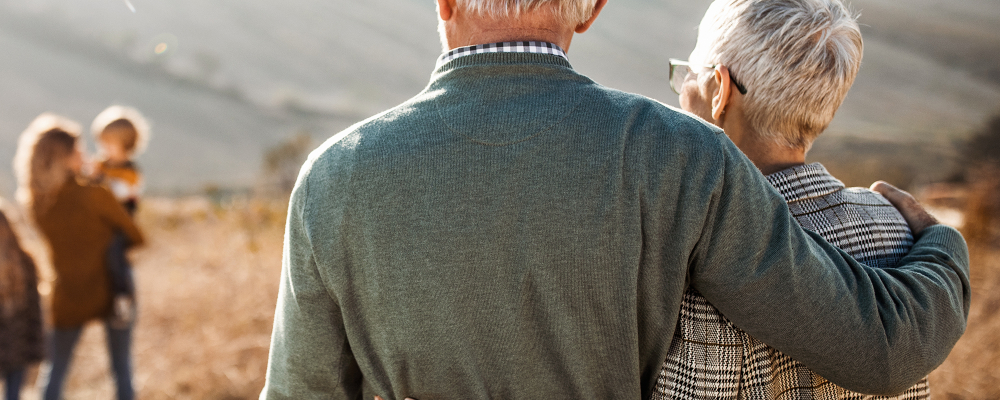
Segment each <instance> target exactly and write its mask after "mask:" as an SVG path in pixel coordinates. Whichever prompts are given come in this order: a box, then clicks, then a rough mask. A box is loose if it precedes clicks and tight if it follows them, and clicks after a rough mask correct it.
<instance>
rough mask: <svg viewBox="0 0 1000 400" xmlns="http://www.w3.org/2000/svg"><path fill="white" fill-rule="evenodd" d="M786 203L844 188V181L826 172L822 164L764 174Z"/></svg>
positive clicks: (798, 166)
mask: <svg viewBox="0 0 1000 400" xmlns="http://www.w3.org/2000/svg"><path fill="white" fill-rule="evenodd" d="M766 178H767V181H768V182H769V183H771V186H774V188H775V189H778V192H779V193H781V197H784V198H785V202H786V203H791V202H793V201H798V200H804V199H808V198H813V197H821V196H826V195H829V194H830V193H833V192H836V191H838V190H841V189H844V187H845V186H844V183H843V182H841V181H840V180H839V179H837V178H834V177H833V175H830V173H829V172H827V170H826V168H825V167H823V164H820V163H812V164H806V165H797V166H794V167H791V168H787V169H783V170H781V171H778V172H775V173H773V174H770V175H768V176H766Z"/></svg>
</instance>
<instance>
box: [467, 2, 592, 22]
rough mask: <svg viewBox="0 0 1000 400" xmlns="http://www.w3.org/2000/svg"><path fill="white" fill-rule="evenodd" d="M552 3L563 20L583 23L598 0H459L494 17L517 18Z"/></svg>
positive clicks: (468, 6) (468, 7) (474, 9)
mask: <svg viewBox="0 0 1000 400" xmlns="http://www.w3.org/2000/svg"><path fill="white" fill-rule="evenodd" d="M551 3H556V5H557V10H558V11H557V12H558V14H559V15H558V16H559V18H560V19H561V20H562V21H563V22H567V23H573V24H581V23H583V22H585V21H587V20H588V19H590V17H591V15H593V12H594V5H595V4H597V0H458V4H459V6H460V7H465V9H467V10H470V11H472V12H475V13H477V14H479V15H483V16H489V17H493V18H512V17H513V18H516V17H517V16H519V15H521V14H523V13H526V12H531V11H534V10H536V9H538V7H540V6H542V5H546V4H551Z"/></svg>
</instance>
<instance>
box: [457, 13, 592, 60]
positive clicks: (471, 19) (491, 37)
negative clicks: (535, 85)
mask: <svg viewBox="0 0 1000 400" xmlns="http://www.w3.org/2000/svg"><path fill="white" fill-rule="evenodd" d="M544 7H546V6H543V8H544ZM550 7H551V6H550ZM443 23H444V24H447V29H445V32H446V33H445V37H444V39H446V40H447V46H446V47H448V49H449V50H450V49H456V48H459V47H465V46H473V45H477V44H487V43H498V42H519V41H539V42H549V43H553V44H555V45H557V46H559V47H560V48H562V49H563V51H568V50H569V46H570V42H571V41H572V40H573V33H574V26H572V25H569V24H565V23H560V22H558V19H557V17H556V16H555V13H554V12H550V11H546V10H544V9H538V10H535V11H533V12H530V13H525V14H522V15H520V16H519V17H518V18H516V19H495V18H490V17H484V16H480V15H478V14H472V13H469V12H467V11H465V10H464V9H462V8H459V9H457V10H456V11H455V15H454V16H453V18H452V19H451V20H449V21H447V22H443ZM442 29H443V27H442Z"/></svg>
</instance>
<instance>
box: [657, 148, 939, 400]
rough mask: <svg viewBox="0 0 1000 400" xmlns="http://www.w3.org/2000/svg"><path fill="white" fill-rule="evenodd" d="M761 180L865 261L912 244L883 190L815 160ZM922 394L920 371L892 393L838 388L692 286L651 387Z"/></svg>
mask: <svg viewBox="0 0 1000 400" xmlns="http://www.w3.org/2000/svg"><path fill="white" fill-rule="evenodd" d="M767 180H768V182H770V183H771V185H772V186H774V187H775V189H777V190H778V191H779V192H780V193H781V195H782V196H783V197H784V198H785V200H786V201H787V202H788V207H789V209H790V210H791V212H792V215H794V216H795V218H796V220H798V222H799V224H800V225H802V227H803V228H805V229H808V230H811V231H813V232H816V233H817V234H819V235H821V236H823V238H824V239H826V240H827V241H829V242H830V243H831V244H833V245H835V246H837V247H839V248H841V249H843V250H844V251H845V252H847V253H848V254H850V255H851V256H852V257H854V258H855V259H857V260H858V261H860V262H862V263H864V264H867V265H869V266H872V267H876V268H892V267H893V266H895V265H896V263H897V262H898V261H899V260H900V259H901V258H902V257H903V256H905V255H906V253H907V252H908V251H909V250H910V247H911V246H913V235H912V234H911V232H910V229H909V226H907V224H906V221H905V220H904V219H903V217H902V215H900V214H899V212H898V211H897V210H896V209H895V208H894V207H893V206H892V205H891V204H890V203H889V202H888V201H887V200H886V199H885V198H883V197H882V196H881V195H878V194H876V193H874V192H872V191H869V190H867V189H860V188H850V189H848V188H845V186H844V184H843V183H842V182H840V181H839V180H837V179H836V178H834V177H833V176H832V175H830V173H829V172H827V171H826V168H824V167H823V166H822V165H820V164H818V163H816V164H809V165H802V166H797V167H793V168H789V169H785V170H783V171H779V172H776V173H774V174H771V175H768V176H767ZM817 318H822V316H817ZM817 346H822V343H817ZM929 397H930V391H929V388H928V386H927V379H926V378H924V379H923V380H922V381H920V382H919V383H917V384H916V385H914V386H913V387H911V388H909V389H907V390H906V391H905V392H903V393H900V394H899V395H896V396H869V395H863V394H859V393H854V392H851V391H848V390H847V389H844V388H841V387H839V386H837V385H835V384H833V383H832V382H830V381H827V380H826V379H823V377H821V376H819V375H817V374H816V373H814V372H812V371H810V370H809V368H807V367H806V366H804V365H802V364H799V363H798V362H796V361H795V360H792V359H791V358H789V357H788V356H786V355H784V354H782V353H781V352H780V351H778V350H776V349H774V348H772V347H770V346H768V345H766V344H764V343H762V342H760V341H758V340H756V339H754V338H753V337H751V336H750V335H749V334H747V333H746V332H743V331H742V330H740V329H739V328H738V327H736V326H735V325H733V323H732V322H730V321H729V320H728V319H726V317H724V316H723V315H722V314H721V313H719V311H718V310H717V309H716V308H715V307H713V306H712V305H711V304H710V303H709V302H708V300H706V299H705V298H704V297H702V296H701V295H700V294H699V293H698V292H697V291H696V290H694V289H692V288H689V289H688V290H687V292H686V293H685V294H684V302H683V303H682V305H681V313H680V318H679V321H678V327H677V329H676V330H675V333H674V340H673V342H672V344H671V346H670V352H669V354H668V355H667V360H666V362H664V364H663V369H662V370H661V371H660V376H659V378H658V379H657V383H656V389H655V390H654V392H653V399H654V400H660V399H926V398H929Z"/></svg>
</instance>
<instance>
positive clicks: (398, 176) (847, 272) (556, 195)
mask: <svg viewBox="0 0 1000 400" xmlns="http://www.w3.org/2000/svg"><path fill="white" fill-rule="evenodd" d="M605 3H606V0H559V1H556V0H519V1H514V0H438V1H437V5H438V15H439V16H440V19H441V21H442V22H441V25H442V37H443V39H444V42H445V48H446V53H445V54H444V55H443V56H442V57H441V58H440V59H439V62H438V65H437V68H436V69H435V71H434V72H433V74H432V75H431V81H430V83H429V84H428V86H427V88H426V89H425V90H424V91H422V92H420V93H418V94H417V95H416V96H415V97H413V98H412V99H410V100H408V101H406V102H404V103H403V104H400V105H399V106H397V107H394V108H392V109H390V110H387V111H385V112H383V113H381V114H379V115H377V116H375V117H372V118H370V119H368V120H366V121H363V122H361V123H358V124H356V125H354V126H353V127H351V128H348V129H347V130H345V131H343V132H341V133H339V134H337V135H336V136H334V137H333V138H331V139H330V140H328V141H327V142H326V143H325V144H323V145H322V146H321V147H320V148H319V149H317V150H316V151H315V152H313V153H312V155H310V157H309V160H308V161H307V162H306V164H305V166H304V167H303V170H302V172H301V174H300V176H299V179H298V182H297V183H296V187H295V190H294V192H293V195H292V200H291V204H290V206H289V212H288V225H287V229H286V236H285V251H284V257H283V267H282V274H281V286H280V291H279V295H278V296H279V298H278V305H277V309H276V312H275V318H274V333H273V336H272V344H271V353H270V359H269V365H268V373H267V381H266V384H265V387H264V390H263V392H262V393H261V397H262V398H264V399H319V398H323V399H328V398H332V399H357V398H359V396H362V397H363V398H372V396H375V395H379V396H382V397H384V398H386V399H399V398H403V397H404V396H412V397H415V398H419V399H424V400H429V399H447V398H450V399H488V398H493V399H560V398H577V399H579V398H584V399H635V398H648V397H649V396H650V395H651V394H652V390H653V387H654V385H655V383H656V378H657V376H658V374H659V372H660V368H661V366H662V364H663V361H664V360H665V359H666V356H667V351H668V348H669V346H670V342H671V340H670V339H671V337H672V335H673V330H674V327H675V326H676V324H677V315H678V313H679V311H680V307H681V300H682V297H683V294H684V290H685V288H686V287H687V286H688V285H689V284H690V285H691V286H692V287H694V288H696V289H697V290H699V291H700V292H701V293H702V294H704V295H705V297H706V298H708V299H709V300H710V301H712V303H713V304H716V305H717V306H719V308H720V309H721V310H723V311H724V312H726V315H727V316H729V318H730V319H731V320H733V321H734V322H735V323H737V324H741V326H744V327H746V329H747V331H748V332H750V333H752V334H753V335H755V336H756V337H758V338H760V339H761V340H765V341H766V340H772V339H775V340H776V339H777V338H783V339H784V340H785V342H787V343H788V345H789V346H788V347H787V348H788V349H789V350H790V351H789V354H792V355H795V356H797V357H798V356H801V357H800V359H801V360H802V361H804V362H809V363H812V364H815V365H821V366H825V367H827V368H828V369H838V370H839V371H840V373H839V374H837V375H835V376H833V377H831V379H832V378H838V379H840V380H841V381H843V382H847V383H850V384H852V385H854V386H856V387H862V388H872V389H877V390H889V389H893V388H894V387H893V386H892V385H893V384H899V382H907V384H911V383H912V382H911V381H916V380H917V379H919V378H920V377H922V376H923V375H924V374H926V373H927V372H928V371H929V370H930V368H933V366H934V365H936V364H935V363H936V362H938V360H939V359H940V358H943V355H944V354H947V352H948V350H949V349H950V347H951V346H952V345H953V344H954V342H955V341H956V340H957V339H958V337H959V336H960V335H961V333H962V330H963V329H962V327H963V326H964V324H965V314H964V307H966V306H967V302H968V291H967V285H968V261H967V258H968V254H967V249H966V246H965V243H964V241H963V240H962V237H961V235H959V234H958V232H957V231H955V230H954V229H951V228H948V227H945V226H941V225H935V224H934V223H933V221H932V219H930V217H929V216H927V215H926V214H925V213H922V211H921V210H916V212H915V213H914V214H913V215H911V217H913V218H914V221H922V222H920V223H916V224H915V225H914V231H915V232H922V235H921V236H920V237H919V240H917V241H916V243H915V244H914V246H913V250H912V252H911V253H910V256H908V257H907V258H904V260H903V262H902V263H903V264H904V266H903V268H901V269H899V270H898V273H894V274H891V275H890V274H887V273H884V272H883V271H880V270H876V269H872V268H870V267H867V266H864V265H862V264H860V263H858V262H857V261H855V260H854V259H852V258H850V257H849V256H848V255H846V254H844V253H842V252H841V251H839V250H838V249H836V248H835V247H833V246H831V245H829V244H828V243H826V242H825V241H823V240H822V239H821V238H819V237H817V236H815V235H813V234H810V233H806V232H804V231H803V230H802V229H801V228H800V227H799V225H798V224H797V223H796V222H795V219H794V218H793V217H792V215H791V214H790V213H789V212H788V207H787V206H786V205H785V202H784V201H783V200H782V198H781V197H780V195H779V194H778V193H777V192H775V191H774V189H772V188H770V187H769V186H768V184H767V181H765V180H764V177H763V176H761V175H760V172H759V171H757V169H756V168H754V166H753V164H751V163H750V161H749V160H747V159H746V157H745V156H743V154H741V153H740V151H739V149H737V148H736V146H734V145H733V143H732V142H731V141H730V140H729V139H727V138H726V136H725V135H724V134H723V133H722V131H721V130H719V129H718V128H715V127H713V126H711V125H709V124H706V123H705V122H703V121H700V120H698V119H696V118H692V117H691V116H689V115H686V114H684V113H681V112H678V111H676V110H673V109H670V108H668V107H666V106H664V105H662V104H660V103H658V102H655V101H653V100H650V99H648V98H645V97H642V96H638V95H634V94H629V93H623V92H620V91H616V90H612V89H609V88H606V87H603V86H601V85H598V84H596V83H594V82H593V81H591V80H590V79H588V78H586V77H585V76H582V75H580V74H578V73H577V72H575V71H574V70H573V68H572V66H571V65H570V63H569V61H568V59H567V55H566V51H568V50H569V48H570V43H571V41H572V39H573V35H574V34H575V33H583V32H584V31H586V30H587V29H588V28H589V27H590V26H591V24H592V23H593V22H594V20H595V19H596V18H597V16H598V14H599V13H600V11H601V9H602V8H603V7H604V5H605ZM859 292H860V293H867V294H869V295H868V296H860V295H858V293H859ZM817 314H819V315H822V316H823V319H822V320H817V319H816V318H815V316H816V315H817ZM918 321H919V323H918ZM927 321H930V322H931V325H927ZM792 328H795V329H792ZM843 331H850V332H852V335H851V336H850V337H845V336H843V335H841V333H842V332H843ZM789 332H792V334H789ZM817 342H820V343H823V344H824V346H822V347H817V346H816V345H815V344H816V343H817ZM903 361H906V362H905V363H904V362H903ZM837 367H839V368H837ZM886 375H888V376H891V377H892V378H893V379H898V380H899V381H898V382H897V381H895V380H888V381H887V380H885V379H884V377H885V376H886Z"/></svg>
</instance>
